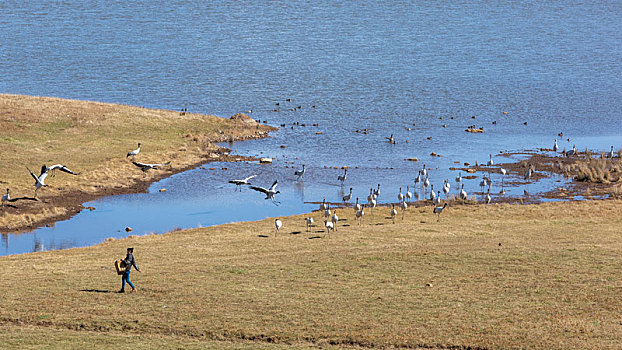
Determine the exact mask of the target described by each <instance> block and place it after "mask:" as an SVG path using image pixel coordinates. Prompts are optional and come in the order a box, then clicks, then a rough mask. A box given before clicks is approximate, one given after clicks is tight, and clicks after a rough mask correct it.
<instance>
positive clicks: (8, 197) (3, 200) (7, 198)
mask: <svg viewBox="0 0 622 350" xmlns="http://www.w3.org/2000/svg"><path fill="white" fill-rule="evenodd" d="M9 191H10V190H9V189H8V188H7V189H6V194H5V195H4V196H2V206H3V207H4V203H5V202H8V201H10V200H11V195H10V194H9Z"/></svg>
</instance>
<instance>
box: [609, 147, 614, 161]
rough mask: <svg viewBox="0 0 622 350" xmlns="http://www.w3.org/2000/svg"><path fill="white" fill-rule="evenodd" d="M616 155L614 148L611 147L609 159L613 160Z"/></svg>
mask: <svg viewBox="0 0 622 350" xmlns="http://www.w3.org/2000/svg"><path fill="white" fill-rule="evenodd" d="M613 156H614V153H613V146H611V151H609V158H611V159H613Z"/></svg>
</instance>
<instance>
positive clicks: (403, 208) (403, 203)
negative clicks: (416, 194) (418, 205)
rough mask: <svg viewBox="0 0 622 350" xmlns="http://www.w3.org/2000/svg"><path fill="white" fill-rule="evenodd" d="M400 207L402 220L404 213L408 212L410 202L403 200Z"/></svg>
mask: <svg viewBox="0 0 622 350" xmlns="http://www.w3.org/2000/svg"><path fill="white" fill-rule="evenodd" d="M400 208H401V209H402V221H404V213H405V212H406V209H407V208H408V204H406V202H401V203H400Z"/></svg>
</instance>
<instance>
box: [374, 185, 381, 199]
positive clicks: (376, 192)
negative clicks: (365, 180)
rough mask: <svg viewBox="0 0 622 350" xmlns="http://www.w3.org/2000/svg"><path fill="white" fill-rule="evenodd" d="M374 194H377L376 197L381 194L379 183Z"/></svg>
mask: <svg viewBox="0 0 622 350" xmlns="http://www.w3.org/2000/svg"><path fill="white" fill-rule="evenodd" d="M374 196H376V199H378V197H379V196H380V184H378V187H377V188H376V190H374Z"/></svg>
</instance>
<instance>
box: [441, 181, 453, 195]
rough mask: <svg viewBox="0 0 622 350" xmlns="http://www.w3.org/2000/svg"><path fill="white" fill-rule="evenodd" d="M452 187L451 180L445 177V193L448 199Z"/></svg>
mask: <svg viewBox="0 0 622 350" xmlns="http://www.w3.org/2000/svg"><path fill="white" fill-rule="evenodd" d="M450 189H451V185H450V184H449V180H448V179H445V183H444V184H443V193H444V194H445V199H447V197H448V196H449V190H450ZM439 197H440V196H439Z"/></svg>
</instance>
